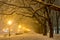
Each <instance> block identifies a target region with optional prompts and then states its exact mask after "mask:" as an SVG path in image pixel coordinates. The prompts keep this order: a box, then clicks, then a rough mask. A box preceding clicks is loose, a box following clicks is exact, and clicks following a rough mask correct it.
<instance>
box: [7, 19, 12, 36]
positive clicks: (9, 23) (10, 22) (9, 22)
mask: <svg viewBox="0 0 60 40" xmlns="http://www.w3.org/2000/svg"><path fill="white" fill-rule="evenodd" d="M7 24H8V25H9V36H10V25H11V24H12V21H11V20H9V21H8V23H7Z"/></svg>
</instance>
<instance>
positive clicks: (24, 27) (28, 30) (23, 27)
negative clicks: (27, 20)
mask: <svg viewBox="0 0 60 40" xmlns="http://www.w3.org/2000/svg"><path fill="white" fill-rule="evenodd" d="M23 30H26V31H31V30H30V29H28V28H25V27H23Z"/></svg>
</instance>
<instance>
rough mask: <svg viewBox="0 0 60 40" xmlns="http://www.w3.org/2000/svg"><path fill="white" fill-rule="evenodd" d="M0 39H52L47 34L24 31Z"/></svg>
mask: <svg viewBox="0 0 60 40" xmlns="http://www.w3.org/2000/svg"><path fill="white" fill-rule="evenodd" d="M0 40H53V39H52V38H49V37H47V36H43V35H41V34H31V33H26V34H22V35H18V36H14V37H10V38H0Z"/></svg>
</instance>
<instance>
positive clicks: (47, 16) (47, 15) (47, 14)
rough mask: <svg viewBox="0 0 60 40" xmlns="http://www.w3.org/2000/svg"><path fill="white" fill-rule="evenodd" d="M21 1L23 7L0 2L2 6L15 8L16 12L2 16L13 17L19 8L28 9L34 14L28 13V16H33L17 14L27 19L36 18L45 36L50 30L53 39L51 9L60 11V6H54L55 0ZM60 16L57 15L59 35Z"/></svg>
mask: <svg viewBox="0 0 60 40" xmlns="http://www.w3.org/2000/svg"><path fill="white" fill-rule="evenodd" d="M18 1H19V0H18ZM21 1H22V3H23V6H21V5H15V4H14V3H9V2H6V1H0V3H1V4H5V5H8V6H13V7H12V8H14V9H13V10H14V11H13V12H12V11H10V14H4V13H3V14H2V15H12V14H13V13H15V12H16V10H17V9H19V8H24V9H27V10H28V11H29V12H31V13H32V14H30V13H28V12H27V13H26V14H29V15H32V16H29V15H24V14H20V13H19V14H18V13H17V14H18V15H23V16H25V17H31V18H36V20H37V21H38V22H39V24H41V26H42V27H43V30H42V31H43V35H47V29H48V28H49V31H50V37H53V24H52V17H51V14H52V10H51V9H53V10H55V11H60V8H59V7H58V6H56V5H53V3H54V1H55V0H41V1H39V0H21ZM45 1H47V2H45ZM10 2H11V1H10ZM15 8H17V9H16V10H15ZM0 14H1V13H0ZM59 16H60V15H57V13H56V19H57V33H59V31H58V30H59V28H58V20H59Z"/></svg>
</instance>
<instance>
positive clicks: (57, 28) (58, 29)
mask: <svg viewBox="0 0 60 40" xmlns="http://www.w3.org/2000/svg"><path fill="white" fill-rule="evenodd" d="M56 22H57V24H56V25H57V34H59V25H58V16H57V13H56Z"/></svg>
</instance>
